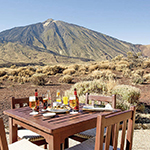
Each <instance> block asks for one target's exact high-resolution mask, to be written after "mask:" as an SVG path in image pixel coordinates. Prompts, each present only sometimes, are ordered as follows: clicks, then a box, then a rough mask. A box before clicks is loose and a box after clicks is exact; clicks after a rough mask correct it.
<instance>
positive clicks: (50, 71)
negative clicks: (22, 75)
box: [43, 66, 65, 75]
mask: <svg viewBox="0 0 150 150" xmlns="http://www.w3.org/2000/svg"><path fill="white" fill-rule="evenodd" d="M64 70H65V67H62V66H45V67H43V73H45V74H46V75H55V74H57V73H62V72H63V71H64Z"/></svg>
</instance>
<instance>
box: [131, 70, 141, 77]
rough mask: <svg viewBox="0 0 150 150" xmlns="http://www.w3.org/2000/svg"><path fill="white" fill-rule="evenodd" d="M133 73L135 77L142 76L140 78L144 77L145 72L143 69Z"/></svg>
mask: <svg viewBox="0 0 150 150" xmlns="http://www.w3.org/2000/svg"><path fill="white" fill-rule="evenodd" d="M131 73H132V74H133V75H134V74H138V75H140V76H143V74H144V70H143V69H138V70H135V71H132V72H131Z"/></svg>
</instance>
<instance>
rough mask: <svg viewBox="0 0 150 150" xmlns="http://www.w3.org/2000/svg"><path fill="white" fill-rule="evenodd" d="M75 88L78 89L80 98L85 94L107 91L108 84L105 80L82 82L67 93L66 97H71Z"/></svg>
mask: <svg viewBox="0 0 150 150" xmlns="http://www.w3.org/2000/svg"><path fill="white" fill-rule="evenodd" d="M74 88H76V89H77V93H78V95H79V96H82V95H85V93H87V92H88V93H100V94H103V92H104V91H106V83H105V82H104V81H103V80H93V81H82V82H78V83H76V84H74V85H73V86H72V87H71V89H70V90H67V91H65V95H67V96H70V95H72V94H73V91H74Z"/></svg>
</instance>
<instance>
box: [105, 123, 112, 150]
mask: <svg viewBox="0 0 150 150" xmlns="http://www.w3.org/2000/svg"><path fill="white" fill-rule="evenodd" d="M111 128H112V127H111V126H108V127H107V130H106V139H105V141H106V142H105V150H109V145H110V136H111Z"/></svg>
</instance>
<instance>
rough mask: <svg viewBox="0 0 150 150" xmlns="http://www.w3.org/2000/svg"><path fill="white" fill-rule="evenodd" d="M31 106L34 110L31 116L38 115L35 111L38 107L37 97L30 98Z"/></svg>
mask: <svg viewBox="0 0 150 150" xmlns="http://www.w3.org/2000/svg"><path fill="white" fill-rule="evenodd" d="M29 106H30V108H31V109H32V112H31V113H30V115H36V114H38V112H36V111H35V110H34V109H35V107H36V97H35V96H30V97H29Z"/></svg>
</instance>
